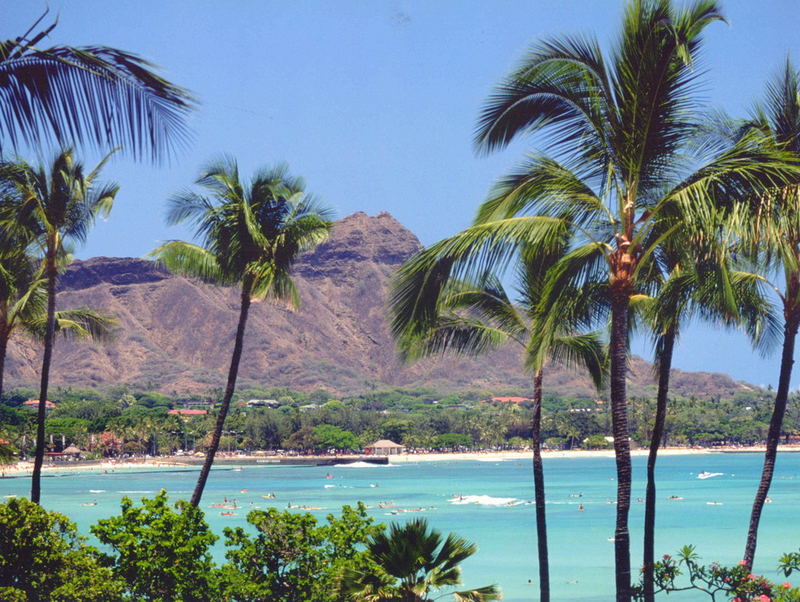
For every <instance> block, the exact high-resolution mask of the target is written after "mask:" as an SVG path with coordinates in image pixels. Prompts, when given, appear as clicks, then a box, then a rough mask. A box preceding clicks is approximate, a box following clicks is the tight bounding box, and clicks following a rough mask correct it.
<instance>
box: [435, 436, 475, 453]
mask: <svg viewBox="0 0 800 602" xmlns="http://www.w3.org/2000/svg"><path fill="white" fill-rule="evenodd" d="M433 446H434V447H436V448H439V449H456V448H459V447H472V437H470V436H469V435H465V434H463V433H443V434H441V435H436V437H435V438H434V439H433Z"/></svg>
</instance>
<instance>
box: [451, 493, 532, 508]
mask: <svg viewBox="0 0 800 602" xmlns="http://www.w3.org/2000/svg"><path fill="white" fill-rule="evenodd" d="M447 501H448V502H450V503H451V504H455V505H457V506H460V505H462V504H478V505H479V506H505V505H507V504H511V503H513V502H516V501H517V498H515V497H492V496H491V495H461V496H458V497H453V498H450V499H449V500H447Z"/></svg>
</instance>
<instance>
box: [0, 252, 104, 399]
mask: <svg viewBox="0 0 800 602" xmlns="http://www.w3.org/2000/svg"><path fill="white" fill-rule="evenodd" d="M38 263H39V262H38V261H37V260H35V259H34V258H33V257H31V256H29V255H28V254H27V253H26V252H25V248H24V245H16V246H12V247H11V248H8V249H6V251H5V252H4V253H3V254H2V256H0V399H2V398H3V380H4V379H3V377H4V373H5V361H6V352H7V350H8V342H9V340H10V339H11V336H12V335H13V334H14V332H16V331H17V330H20V329H21V330H23V331H25V332H26V333H27V334H28V335H30V336H32V337H34V338H36V339H38V340H43V339H44V335H45V332H46V327H47V311H46V309H47V291H46V287H45V279H44V278H42V273H41V269H40V266H38V265H37V264H38ZM115 323H116V320H115V319H114V318H113V317H112V316H108V315H104V314H101V313H99V312H96V311H94V310H91V309H86V308H76V309H72V310H62V311H57V312H56V313H55V332H56V334H58V333H60V334H62V335H64V336H66V337H76V338H82V339H92V340H106V339H108V338H110V337H111V333H112V329H113V326H114V324H115Z"/></svg>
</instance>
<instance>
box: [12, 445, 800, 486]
mask: <svg viewBox="0 0 800 602" xmlns="http://www.w3.org/2000/svg"><path fill="white" fill-rule="evenodd" d="M764 450H765V448H764V447H763V446H749V447H716V448H713V449H712V448H689V447H665V448H663V449H661V450H659V452H658V453H659V455H660V456H682V455H704V454H717V453H764ZM778 451H779V452H800V446H797V445H792V446H782V447H780V448H779V449H778ZM532 453H533V452H532V451H531V450H527V451H476V452H453V453H421V454H413V453H411V454H409V453H403V454H396V455H390V456H389V464H413V463H417V462H447V461H477V462H501V461H504V460H528V459H530V458H531V457H532ZM647 454H648V450H647V449H645V448H642V449H632V450H631V456H632V457H642V456H647ZM271 457H273V458H290V457H291V456H271ZM613 457H614V450H612V449H602V450H585V449H576V450H543V451H542V458H543V459H548V458H559V459H562V458H613ZM225 458H226V460H227V463H226V465H225V466H224V468H228V469H231V468H233V466H235V462H234V463H233V464H231V463H230V460H231V459H232V458H235V459H241V460H242V462H243V464H247V463H249V462H252V461H254V460H258V459H263V456H255V455H249V456H233V457H231V456H225ZM320 458H325V459H330V458H331V456H320ZM183 459H184V458H183V457H182V456H168V457H164V458H147V459H128V460H101V461H91V463H87V462H82V461H78V462H63V463H58V464H50V465H48V464H45V465H44V466H42V476H47V475H48V474H50V475H55V474H58V473H62V472H65V471H73V472H74V471H80V472H90V473H91V472H107V473H111V472H116V471H117V470H133V469H142V470H145V471H153V472H167V471H170V470H176V469H177V470H196V469H199V465H197V464H193V463H188V462H185V461H183V462H182V461H181V460H183ZM220 468H223V467H222V466H218V467H217V469H220ZM32 470H33V462H29V461H25V462H17V463H16V464H10V465H8V466H6V467H5V468H4V469H2V474H3V477H5V478H14V477H24V476H30V474H31V472H32Z"/></svg>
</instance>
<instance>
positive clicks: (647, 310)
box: [638, 212, 775, 602]
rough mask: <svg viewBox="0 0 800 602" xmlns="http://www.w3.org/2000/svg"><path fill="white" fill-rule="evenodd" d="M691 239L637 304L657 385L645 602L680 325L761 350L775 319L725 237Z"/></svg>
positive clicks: (649, 595)
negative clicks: (734, 332) (739, 331)
mask: <svg viewBox="0 0 800 602" xmlns="http://www.w3.org/2000/svg"><path fill="white" fill-rule="evenodd" d="M716 217H717V218H720V219H723V220H724V213H723V212H719V213H717V215H716ZM711 219H714V216H711ZM708 225H709V224H708V223H706V224H704V229H706V230H707V229H708V228H707V226H708ZM692 234H693V233H692V232H690V231H689V232H687V231H684V232H682V237H681V240H676V241H673V242H674V243H677V244H671V245H665V246H664V248H662V250H661V260H660V264H661V271H660V272H661V273H660V274H659V278H660V279H661V281H660V282H659V284H658V294H657V295H656V296H655V297H654V298H651V299H647V300H646V301H641V300H640V301H639V303H638V305H640V308H639V309H640V313H642V314H643V316H644V319H645V321H646V322H647V323H648V324H649V325H650V327H651V328H652V331H653V338H654V341H655V363H654V368H655V372H656V376H657V381H658V391H657V395H656V413H655V418H654V421H653V429H652V432H651V437H650V447H649V452H648V457H647V485H646V494H645V518H644V554H643V569H642V574H643V594H644V599H645V601H647V602H650V601H652V600H654V596H655V588H654V585H655V584H654V581H653V567H654V562H655V517H656V479H655V468H656V461H657V458H658V450H659V447H660V445H661V441H662V439H663V437H664V428H665V422H666V414H667V400H668V395H669V380H670V370H671V367H672V356H673V351H674V348H675V343H676V342H677V339H678V336H679V334H680V327H681V324H682V323H685V322H686V321H687V320H689V319H690V318H691V317H692V316H693V315H696V316H700V317H702V318H704V319H706V320H711V321H715V322H720V323H722V324H723V325H724V326H734V325H737V324H740V325H742V326H743V327H744V328H745V329H746V330H747V333H748V335H749V336H750V338H751V340H752V341H753V343H754V344H755V345H757V346H758V347H760V348H761V349H762V350H765V349H766V346H767V344H768V343H769V341H771V340H772V339H774V336H775V324H774V322H775V319H774V316H772V314H771V307H770V305H769V304H768V303H767V302H766V301H765V299H764V297H763V295H762V293H761V290H760V285H761V284H762V283H761V281H760V279H759V278H758V276H756V275H754V274H751V273H747V272H740V271H734V270H732V269H731V268H730V265H729V263H730V257H729V256H728V253H726V251H729V249H728V248H726V245H725V244H724V241H725V237H723V236H720V237H717V238H715V239H712V240H709V241H701V240H697V238H695V237H693V236H692ZM709 243H710V244H709ZM687 251H690V252H691V255H689V253H687Z"/></svg>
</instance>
